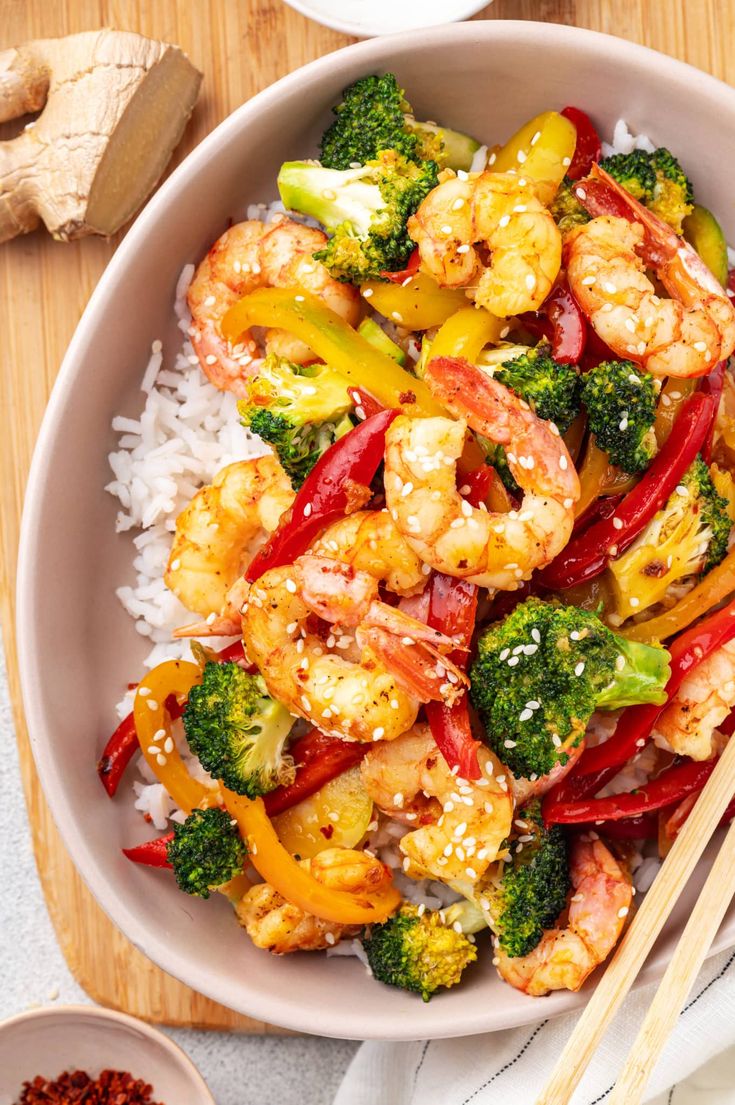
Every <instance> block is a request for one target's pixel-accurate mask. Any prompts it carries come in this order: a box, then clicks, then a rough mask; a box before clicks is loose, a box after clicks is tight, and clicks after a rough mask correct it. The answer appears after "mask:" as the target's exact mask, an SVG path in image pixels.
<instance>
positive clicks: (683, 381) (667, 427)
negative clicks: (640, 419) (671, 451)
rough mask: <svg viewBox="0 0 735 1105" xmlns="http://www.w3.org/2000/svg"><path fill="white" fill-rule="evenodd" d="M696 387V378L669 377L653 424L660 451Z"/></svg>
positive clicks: (662, 390)
mask: <svg viewBox="0 0 735 1105" xmlns="http://www.w3.org/2000/svg"><path fill="white" fill-rule="evenodd" d="M696 386H697V381H696V379H694V378H691V379H688V378H687V377H681V376H669V378H668V380H667V381H666V383H665V384H664V386H663V387H662V388H661V392H660V394H659V397H658V404H657V405H656V421H655V422H654V423H653V432H654V434H655V435H656V444H657V445H658V447H659V449H660V448H662V446H663V445H665V444H666V439H667V438H668V436H669V434H670V433H671V427H672V426H673V425H674V423H675V422H676V418H677V415H678V414H679V412H680V410H681V408H682V406H683V404H684V402H685V400H686V399H688V398H689V396H690V395H691V394H692V392H693V391H694V389H695V387H696Z"/></svg>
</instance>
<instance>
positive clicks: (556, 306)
mask: <svg viewBox="0 0 735 1105" xmlns="http://www.w3.org/2000/svg"><path fill="white" fill-rule="evenodd" d="M519 321H520V322H521V323H522V325H523V326H524V327H525V328H526V329H528V330H530V331H531V333H533V334H534V335H536V336H537V337H543V338H546V339H547V340H548V341H550V342H551V355H552V357H553V358H554V360H555V361H558V362H559V363H560V364H574V365H576V364H579V362H580V361H581V360H582V357H583V355H584V351H585V347H586V344H587V333H588V326H587V320H586V319H585V317H584V315H583V314H582V309H581V307H580V306H579V304H578V303H577V301H576V299H575V298H574V296H573V295H572V293H571V291H570V290H569V286H568V285H567V283H566V280H565V279H563V278H562V279H561V280H560V281H559V282H558V283H557V284H555V286H554V287H553V288H552V290H551V292H550V293H549V295H548V296H547V297H546V299H545V300H544V302H543V304H542V305H541V307H540V308H539V310H538V311H527V312H525V313H524V314H522V315H520V316H519Z"/></svg>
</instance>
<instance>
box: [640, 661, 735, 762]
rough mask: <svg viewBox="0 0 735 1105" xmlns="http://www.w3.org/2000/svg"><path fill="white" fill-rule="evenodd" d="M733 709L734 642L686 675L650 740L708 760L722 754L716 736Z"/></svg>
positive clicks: (672, 750)
mask: <svg viewBox="0 0 735 1105" xmlns="http://www.w3.org/2000/svg"><path fill="white" fill-rule="evenodd" d="M733 706H735V641H728V642H727V644H725V645H722V647H721V648H718V649H717V651H716V652H713V653H712V655H711V656H708V657H707V659H706V660H703V661H702V662H701V664H698V665H697V666H696V667H695V668H694V670H693V671H692V672H690V673H689V675H687V677H686V679H685V680H684V682H683V683H682V684H681V686H680V687H679V689H678V691H677V692H676V693H675V695H674V697H673V698H672V699H671V701H670V702H669V703H668V705H667V707H666V709H665V710H664V711H663V713H662V714H661V715H660V716H659V719H658V721H657V722H656V725H655V727H654V730H653V739H654V741H655V742H656V744H657V745H658V746H659V748H665V749H666V750H667V751H669V752H675V753H676V754H677V755H678V756H690V757H691V759H693V760H711V759H712V757H713V756H716V755H717V754H718V752H720V751H722V744H723V740H724V738H723V737H722V736H721V734H719V733H717V731H716V730H717V726H718V725H720V724H721V722H723V721H724V720H725V718H726V717H727V715H728V714H729V713H730V711H731V710H732V708H733Z"/></svg>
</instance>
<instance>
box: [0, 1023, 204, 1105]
mask: <svg viewBox="0 0 735 1105" xmlns="http://www.w3.org/2000/svg"><path fill="white" fill-rule="evenodd" d="M107 1069H109V1070H122V1071H129V1072H130V1074H131V1075H132V1076H133V1078H139V1079H141V1080H142V1081H143V1082H149V1083H150V1084H151V1085H152V1086H153V1099H154V1100H155V1101H167V1102H171V1105H175V1103H176V1102H181V1105H184V1102H185V1103H186V1105H215V1101H214V1098H213V1097H212V1095H211V1093H210V1092H209V1090H208V1089H207V1085H206V1083H205V1081H204V1079H203V1078H202V1076H201V1074H200V1073H199V1071H198V1070H197V1069H196V1067H195V1066H194V1064H193V1063H192V1061H191V1059H189V1058H188V1056H187V1055H185V1054H184V1052H183V1051H182V1050H181V1048H180V1047H179V1046H178V1045H177V1044H175V1043H174V1042H173V1041H172V1040H169V1038H168V1036H165V1035H164V1034H163V1032H159V1031H158V1029H156V1028H152V1027H151V1026H150V1025H149V1024H144V1023H143V1021H139V1020H137V1019H136V1018H135V1017H129V1016H128V1015H127V1014H126V1013H117V1012H115V1011H114V1010H113V1009H100V1008H99V1007H95V1006H91V1005H59V1006H53V1007H50V1008H48V1009H31V1010H29V1011H28V1012H26V1013H20V1014H19V1015H18V1016H17V1017H11V1018H10V1019H9V1020H6V1021H3V1022H2V1024H0V1105H11V1102H13V1101H16V1100H17V1098H18V1095H19V1093H20V1089H21V1086H22V1085H23V1082H26V1081H27V1082H31V1081H33V1079H34V1078H35V1076H36V1075H37V1074H40V1075H41V1076H42V1077H43V1078H46V1079H53V1078H58V1076H59V1075H60V1074H61V1073H62V1072H63V1071H67V1070H72V1071H73V1070H84V1071H86V1072H87V1074H88V1075H89V1076H90V1078H97V1077H98V1075H99V1074H100V1073H101V1072H102V1071H103V1070H107Z"/></svg>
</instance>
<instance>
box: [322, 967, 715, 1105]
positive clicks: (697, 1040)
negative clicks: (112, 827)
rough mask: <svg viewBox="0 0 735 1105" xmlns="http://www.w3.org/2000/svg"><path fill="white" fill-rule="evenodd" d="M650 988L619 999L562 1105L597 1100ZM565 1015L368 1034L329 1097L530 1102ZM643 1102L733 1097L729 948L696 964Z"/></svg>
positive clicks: (364, 1101)
mask: <svg viewBox="0 0 735 1105" xmlns="http://www.w3.org/2000/svg"><path fill="white" fill-rule="evenodd" d="M654 992H655V986H647V987H644V988H642V989H641V990H637V991H636V992H635V993H634V994H632V995H631V996H630V997H629V998H628V1000H627V1001H626V1003H625V1005H624V1006H623V1009H622V1011H621V1013H620V1014H619V1015H618V1016H617V1017H616V1019H615V1020H614V1022H613V1024H612V1027H611V1028H610V1031H609V1032H608V1033H607V1035H606V1036H605V1038H604V1040H603V1042H602V1045H601V1047H600V1048H599V1050H598V1052H597V1054H596V1056H595V1058H594V1059H593V1061H592V1063H591V1064H590V1066H589V1068H588V1070H587V1073H586V1075H585V1078H584V1080H583V1082H582V1084H581V1086H580V1088H579V1090H578V1091H577V1093H576V1094H575V1095H574V1097H573V1098H572V1099H571V1102H570V1105H603V1103H604V1102H605V1099H606V1098H607V1097H608V1096H609V1094H610V1091H611V1089H612V1086H613V1084H614V1082H615V1078H616V1076H617V1074H618V1072H619V1070H620V1068H621V1066H622V1064H623V1062H624V1060H625V1058H626V1056H627V1054H628V1051H629V1050H630V1047H631V1045H632V1043H633V1040H634V1038H635V1035H636V1033H637V1031H638V1028H639V1027H640V1023H641V1021H642V1019H643V1016H644V1014H645V1011H646V1009H647V1008H648V1005H649V1003H650V1001H651V998H652V997H653V994H654ZM435 1000H441V999H440V998H439V999H435ZM539 1011H540V1012H543V999H539ZM575 1021H576V1015H575V1016H568V1017H559V1018H557V1019H556V1020H546V1021H541V1022H540V1023H539V1024H535V1025H526V1026H525V1027H523V1028H514V1029H511V1030H509V1031H507V1032H494V1033H488V1034H487V1035H484V1036H469V1037H464V1038H462V1039H458V1040H433V1041H430V1042H427V1041H418V1042H416V1043H400V1044H394V1043H382V1042H378V1041H368V1042H367V1043H364V1044H363V1045H362V1047H361V1048H360V1049H359V1051H358V1052H357V1054H356V1055H355V1058H354V1059H353V1061H352V1063H351V1065H350V1067H349V1069H348V1071H347V1074H346V1075H345V1079H344V1081H343V1083H342V1085H341V1087H340V1089H339V1091H338V1093H337V1096H336V1098H335V1101H334V1105H533V1103H534V1102H535V1100H536V1096H537V1095H538V1094H539V1093H540V1091H541V1090H542V1089H543V1086H544V1084H545V1082H546V1080H547V1078H548V1076H549V1074H550V1073H551V1070H552V1068H553V1066H554V1064H555V1062H556V1059H557V1056H558V1055H559V1053H560V1052H561V1050H562V1048H563V1046H564V1044H565V1043H566V1041H567V1039H568V1037H569V1035H570V1033H571V1031H572V1028H573V1027H574V1023H575ZM730 1047H732V1048H733V1050H732V1052H731V1053H730V1054H727V1053H726V1049H728V1048H730ZM720 1053H724V1054H722V1055H721V1058H719V1059H718V1060H717V1061H716V1062H714V1063H709V1060H710V1059H712V1058H713V1057H714V1056H718V1055H720ZM703 1064H707V1066H706V1067H705V1068H704V1070H699V1068H701V1067H702V1066H703ZM695 1071H698V1074H697V1075H695V1076H693V1077H691V1078H690V1076H692V1074H693V1072H695ZM644 1100H645V1101H646V1102H649V1103H650V1105H735V953H734V952H732V951H729V952H723V953H721V954H720V955H717V956H714V957H713V958H712V959H710V960H708V961H707V963H706V964H705V966H704V969H703V970H702V973H701V974H700V976H699V978H698V980H697V982H696V984H695V986H694V988H693V990H692V993H691V995H690V997H689V999H688V1001H687V1004H686V1007H685V1009H684V1011H683V1012H682V1014H681V1017H680V1018H679V1023H678V1026H677V1028H676V1031H675V1032H674V1034H673V1036H672V1038H671V1040H670V1041H669V1043H668V1046H667V1048H666V1051H665V1052H664V1055H663V1057H662V1060H661V1062H660V1063H659V1064H658V1067H657V1068H656V1070H655V1071H654V1074H653V1078H652V1079H651V1082H650V1085H649V1087H648V1090H647V1093H646V1096H645V1098H644Z"/></svg>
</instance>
